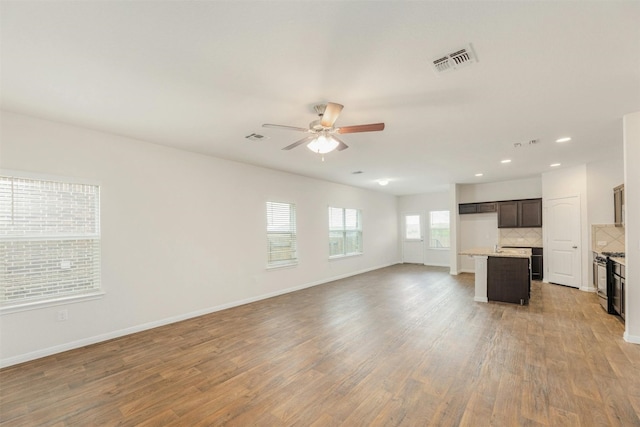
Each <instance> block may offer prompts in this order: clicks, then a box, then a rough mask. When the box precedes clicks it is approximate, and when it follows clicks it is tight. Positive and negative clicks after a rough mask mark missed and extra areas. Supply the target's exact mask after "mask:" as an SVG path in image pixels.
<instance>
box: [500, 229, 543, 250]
mask: <svg viewBox="0 0 640 427" xmlns="http://www.w3.org/2000/svg"><path fill="white" fill-rule="evenodd" d="M499 232H500V234H499V236H498V239H499V243H498V244H499V245H500V246H531V247H540V248H541V247H542V228H500V229H499Z"/></svg>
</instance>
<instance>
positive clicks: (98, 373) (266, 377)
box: [0, 265, 640, 426]
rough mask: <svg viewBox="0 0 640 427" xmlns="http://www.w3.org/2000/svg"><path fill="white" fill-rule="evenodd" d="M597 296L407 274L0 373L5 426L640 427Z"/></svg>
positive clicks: (627, 372)
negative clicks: (527, 296)
mask: <svg viewBox="0 0 640 427" xmlns="http://www.w3.org/2000/svg"><path fill="white" fill-rule="evenodd" d="M623 329H624V328H623V325H622V324H621V323H620V321H619V320H618V319H617V318H616V317H613V316H610V315H607V314H606V313H604V311H603V310H602V309H601V308H600V306H599V305H598V301H597V297H596V296H595V295H594V294H591V293H585V292H581V291H579V290H575V289H570V288H566V287H561V286H554V285H549V284H542V283H540V282H534V284H533V288H532V298H531V301H530V304H529V305H528V306H518V305H511V304H502V303H489V304H482V303H474V302H473V275H470V274H462V275H460V276H457V277H456V276H450V275H449V274H448V272H447V270H446V269H442V268H433V267H424V266H418V265H396V266H392V267H388V268H384V269H381V270H376V271H373V272H369V273H366V274H362V275H359V276H355V277H351V278H347V279H343V280H339V281H336V282H332V283H329V284H325V285H321V286H316V287H314V288H310V289H306V290H302V291H299V292H294V293H291V294H287V295H283V296H279V297H275V298H271V299H268V300H263V301H260V302H256V303H253V304H248V305H244V306H241V307H236V308H232V309H229V310H224V311H220V312H217V313H213V314H210V315H206V316H202V317H198V318H195V319H191V320H187V321H184V322H180V323H176V324H172V325H168V326H164V327H160V328H156V329H153V330H150V331H145V332H141V333H137V334H134V335H130V336H127V337H123V338H118V339H114V340H111V341H108V342H104V343H100V344H96V345H92V346H88V347H85V348H82V349H77V350H73V351H69V352H65V353H61V354H58V355H54V356H51V357H47V358H43V359H39V360H36V361H32V362H28V363H25V364H22V365H18V366H13V367H9V368H5V369H3V370H1V371H0V387H1V388H0V390H1V391H0V424H2V425H3V426H5V425H6V426H13V425H18V426H23V425H24V426H36V425H37V426H41V425H53V426H65V425H68V426H88V425H123V426H134V425H135V426H215V425H228V426H251V425H260V426H334V425H335V426H337V425H343V426H369V425H372V426H377V425H381V426H382V425H384V426H394V425H403V426H404V425H406V426H427V425H434V426H458V425H460V426H488V425H494V426H633V425H640V345H632V344H628V343H626V342H625V341H624V340H623V339H622V334H623Z"/></svg>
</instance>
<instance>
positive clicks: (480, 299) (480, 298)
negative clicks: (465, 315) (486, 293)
mask: <svg viewBox="0 0 640 427" xmlns="http://www.w3.org/2000/svg"><path fill="white" fill-rule="evenodd" d="M473 300H474V301H475V302H489V298H487V297H473Z"/></svg>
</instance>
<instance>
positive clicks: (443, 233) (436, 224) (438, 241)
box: [429, 211, 451, 249]
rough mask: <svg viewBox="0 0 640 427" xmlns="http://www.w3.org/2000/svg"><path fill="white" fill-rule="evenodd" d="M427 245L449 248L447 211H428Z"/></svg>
mask: <svg viewBox="0 0 640 427" xmlns="http://www.w3.org/2000/svg"><path fill="white" fill-rule="evenodd" d="M429 247H430V248H445V249H446V248H449V247H451V239H450V238H449V211H433V212H429Z"/></svg>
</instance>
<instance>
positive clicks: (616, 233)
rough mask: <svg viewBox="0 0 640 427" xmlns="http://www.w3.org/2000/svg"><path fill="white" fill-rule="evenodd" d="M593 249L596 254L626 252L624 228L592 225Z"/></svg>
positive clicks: (610, 225) (611, 225) (609, 225)
mask: <svg viewBox="0 0 640 427" xmlns="http://www.w3.org/2000/svg"><path fill="white" fill-rule="evenodd" d="M591 249H592V250H593V251H595V252H624V227H616V226H615V225H613V224H592V225H591Z"/></svg>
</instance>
